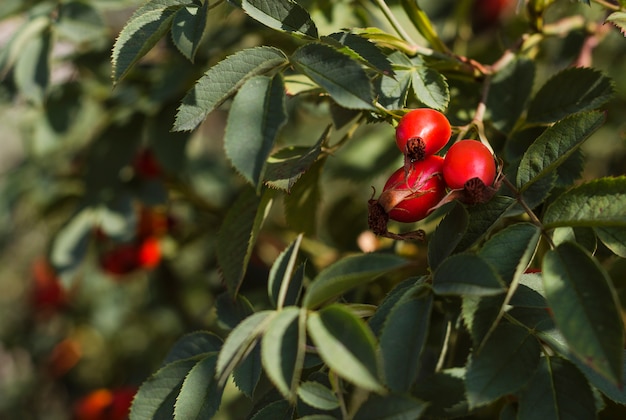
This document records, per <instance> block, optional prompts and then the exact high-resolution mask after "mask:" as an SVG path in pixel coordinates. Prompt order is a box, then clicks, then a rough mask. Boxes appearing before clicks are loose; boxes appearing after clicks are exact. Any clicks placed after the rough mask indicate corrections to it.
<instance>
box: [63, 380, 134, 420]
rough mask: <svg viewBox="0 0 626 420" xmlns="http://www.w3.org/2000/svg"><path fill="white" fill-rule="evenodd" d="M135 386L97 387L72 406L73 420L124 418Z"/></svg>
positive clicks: (122, 419)
mask: <svg viewBox="0 0 626 420" xmlns="http://www.w3.org/2000/svg"><path fill="white" fill-rule="evenodd" d="M136 392H137V389H136V388H133V387H123V388H117V389H114V390H109V389H106V388H101V389H97V390H95V391H93V392H91V393H89V394H87V395H86V396H84V397H83V398H81V399H80V400H78V401H77V402H76V404H75V406H74V419H75V420H125V419H127V418H128V414H129V412H130V406H131V404H132V402H133V398H134V396H135V393H136Z"/></svg>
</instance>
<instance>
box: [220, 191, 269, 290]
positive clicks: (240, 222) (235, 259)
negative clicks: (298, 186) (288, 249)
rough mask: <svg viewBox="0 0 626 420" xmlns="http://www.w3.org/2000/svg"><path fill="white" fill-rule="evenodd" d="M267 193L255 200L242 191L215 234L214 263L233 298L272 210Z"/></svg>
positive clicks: (248, 192)
mask: <svg viewBox="0 0 626 420" xmlns="http://www.w3.org/2000/svg"><path fill="white" fill-rule="evenodd" d="M272 195H273V194H271V192H270V191H266V192H265V193H264V194H263V196H262V197H258V196H257V195H256V194H255V193H254V191H253V190H251V189H246V190H244V191H243V192H242V193H241V194H240V195H239V197H238V198H237V200H236V201H235V202H234V203H233V205H232V206H231V208H230V209H229V211H228V213H227V214H226V217H225V218H224V220H223V222H222V226H221V227H220V230H219V232H218V234H217V235H218V242H219V243H220V244H221V245H220V246H219V247H218V248H217V261H218V263H219V266H220V268H221V270H222V275H223V277H224V281H225V282H226V286H227V287H228V292H229V293H230V294H231V295H232V296H235V295H236V294H237V292H238V290H239V287H240V286H241V282H242V281H243V276H244V275H245V273H246V270H247V266H248V262H249V261H250V257H251V255H252V249H253V248H254V243H255V241H256V236H257V234H258V233H259V230H260V229H261V225H262V224H263V221H264V220H265V217H266V216H267V212H268V211H269V208H270V207H271V204H272V201H273V198H272Z"/></svg>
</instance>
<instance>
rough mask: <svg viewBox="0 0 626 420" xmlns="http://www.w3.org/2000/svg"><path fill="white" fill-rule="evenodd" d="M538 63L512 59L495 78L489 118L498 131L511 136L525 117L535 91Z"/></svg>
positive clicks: (493, 79)
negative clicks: (532, 93) (523, 116)
mask: <svg viewBox="0 0 626 420" xmlns="http://www.w3.org/2000/svg"><path fill="white" fill-rule="evenodd" d="M534 79H535V64H534V62H533V61H532V60H529V59H527V58H517V59H515V60H511V62H510V63H508V64H507V65H506V66H504V67H503V68H502V69H500V71H498V72H497V73H496V74H495V75H494V76H493V77H492V79H491V85H490V86H489V94H488V96H487V116H488V118H489V119H491V121H492V122H493V125H494V127H496V128H497V129H498V130H500V131H502V132H504V133H509V132H510V131H511V130H512V129H513V127H514V125H515V123H516V122H517V120H518V119H519V117H520V116H521V115H522V112H523V111H524V109H525V107H526V103H527V102H528V98H529V96H530V93H531V92H532V87H533V81H534Z"/></svg>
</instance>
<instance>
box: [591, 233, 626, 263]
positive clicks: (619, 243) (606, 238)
mask: <svg viewBox="0 0 626 420" xmlns="http://www.w3.org/2000/svg"><path fill="white" fill-rule="evenodd" d="M594 231H595V233H596V235H598V239H600V240H601V241H602V243H603V244H604V245H605V246H606V247H607V248H608V249H610V250H611V251H613V253H615V255H617V256H619V257H622V258H626V229H624V228H615V227H597V228H594Z"/></svg>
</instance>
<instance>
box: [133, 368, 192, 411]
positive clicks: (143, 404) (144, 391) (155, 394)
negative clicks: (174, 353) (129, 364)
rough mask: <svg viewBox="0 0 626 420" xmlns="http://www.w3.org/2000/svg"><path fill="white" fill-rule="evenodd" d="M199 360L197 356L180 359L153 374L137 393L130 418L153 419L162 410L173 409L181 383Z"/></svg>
mask: <svg viewBox="0 0 626 420" xmlns="http://www.w3.org/2000/svg"><path fill="white" fill-rule="evenodd" d="M197 362H198V359H197V358H191V359H183V360H178V361H176V362H173V363H170V364H168V365H166V366H164V367H162V368H161V369H159V370H157V371H156V372H155V373H154V374H152V375H151V376H150V378H148V379H147V380H146V381H145V382H144V383H143V384H142V385H141V386H140V387H139V390H138V391H137V394H136V395H135V398H134V400H133V404H132V406H131V409H130V416H129V417H130V419H131V420H152V419H154V418H155V417H156V416H157V413H158V412H160V411H161V410H165V411H173V406H174V403H175V401H176V400H175V398H176V395H178V392H179V390H180V385H181V384H182V383H183V380H184V379H185V377H186V376H187V374H188V373H189V371H190V370H191V369H192V368H193V367H194V366H195V365H196V363H197Z"/></svg>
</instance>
